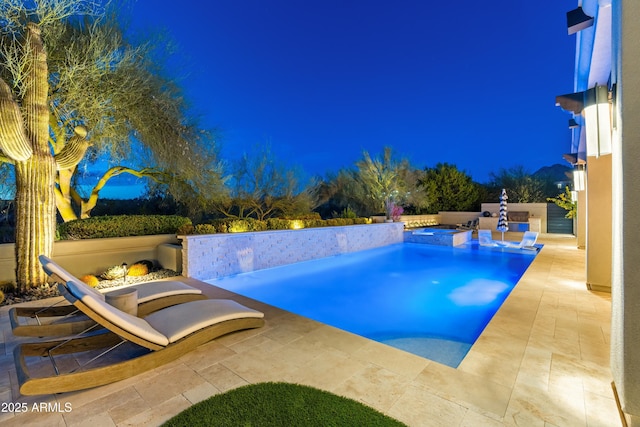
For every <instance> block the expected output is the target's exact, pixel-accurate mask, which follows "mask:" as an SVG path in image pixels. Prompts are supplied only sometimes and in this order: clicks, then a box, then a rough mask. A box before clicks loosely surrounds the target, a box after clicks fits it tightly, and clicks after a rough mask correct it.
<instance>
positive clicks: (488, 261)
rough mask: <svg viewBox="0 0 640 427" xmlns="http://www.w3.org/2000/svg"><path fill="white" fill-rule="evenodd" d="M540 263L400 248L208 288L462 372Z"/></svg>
mask: <svg viewBox="0 0 640 427" xmlns="http://www.w3.org/2000/svg"><path fill="white" fill-rule="evenodd" d="M534 258H535V257H534V256H532V255H530V254H529V253H527V254H520V253H510V252H502V251H492V250H490V249H487V248H482V247H479V246H478V245H477V243H475V242H474V243H471V244H466V245H464V247H446V246H434V245H425V244H417V243H400V244H394V245H390V246H385V247H381V248H376V249H370V250H366V251H361V252H355V253H349V254H343V255H338V256H332V257H327V258H321V259H317V260H313V261H306V262H300V263H296V264H290V265H287V266H281V267H275V268H269V269H265V270H259V271H254V272H250V273H243V274H238V275H235V276H230V277H223V278H220V279H215V280H210V281H208V283H210V284H213V285H215V286H218V287H221V288H224V289H228V290H230V291H233V292H236V293H238V294H241V295H245V296H248V297H250V298H254V299H256V300H259V301H263V302H265V303H267V304H270V305H273V306H276V307H280V308H282V309H285V310H287V311H291V312H293V313H296V314H299V315H302V316H305V317H309V318H311V319H314V320H317V321H320V322H323V323H326V324H329V325H332V326H335V327H337V328H340V329H344V330H347V331H349V332H353V333H355V334H358V335H361V336H364V337H367V338H370V339H373V340H376V341H379V342H382V343H385V344H388V345H391V346H394V347H397V348H400V349H403V350H405V351H409V352H411V353H414V354H417V355H419V356H422V357H426V358H428V359H432V360H435V361H437V362H440V363H443V364H446V365H449V366H452V367H457V366H458V365H459V364H460V362H461V361H462V359H463V358H464V356H465V355H466V354H467V352H468V351H469V349H470V348H471V346H472V345H473V343H474V342H475V340H476V339H477V338H478V336H479V335H480V333H482V331H483V329H484V328H485V326H486V325H487V324H488V323H489V321H490V320H491V318H492V317H493V315H494V314H495V312H496V311H497V310H498V309H499V308H500V306H501V305H502V303H503V302H504V300H505V299H506V298H507V296H508V295H509V293H510V292H511V290H512V289H513V287H514V286H515V285H516V283H517V282H518V280H519V279H520V277H521V276H522V274H523V273H524V272H525V271H526V269H527V268H528V266H529V265H530V264H531V262H532V261H533V259H534Z"/></svg>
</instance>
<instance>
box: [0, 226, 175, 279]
mask: <svg viewBox="0 0 640 427" xmlns="http://www.w3.org/2000/svg"><path fill="white" fill-rule="evenodd" d="M179 243H180V242H179V241H178V239H177V238H176V235H175V234H160V235H153V236H136V237H114V238H106V239H86V240H61V241H57V242H55V243H54V244H53V256H52V258H53V260H54V261H56V262H57V263H59V264H60V265H61V266H62V267H63V268H65V269H67V270H68V271H69V273H71V274H73V275H76V276H78V277H79V276H83V275H85V274H100V273H102V272H103V271H104V270H105V269H106V268H107V267H111V266H113V265H119V264H122V263H123V262H126V263H127V264H129V265H131V264H133V263H134V262H136V261H140V260H142V259H148V260H149V261H153V262H155V263H157V264H160V265H162V266H163V267H165V268H169V269H172V270H175V269H176V267H181V265H180V263H177V265H176V262H175V261H173V259H171V257H172V256H173V257H175V255H174V254H173V252H171V251H170V252H169V255H168V256H167V255H166V254H165V253H166V251H163V250H162V248H165V247H167V246H169V247H171V246H174V245H179ZM179 254H180V252H179V251H178V255H179ZM15 269H16V260H15V245H14V244H13V243H5V244H2V245H0V281H11V282H13V281H15ZM178 271H179V268H178Z"/></svg>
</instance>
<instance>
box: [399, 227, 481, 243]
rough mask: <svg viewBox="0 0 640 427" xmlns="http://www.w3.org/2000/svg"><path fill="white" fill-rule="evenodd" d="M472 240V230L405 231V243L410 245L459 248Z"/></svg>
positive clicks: (427, 229)
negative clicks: (423, 244)
mask: <svg viewBox="0 0 640 427" xmlns="http://www.w3.org/2000/svg"><path fill="white" fill-rule="evenodd" d="M470 240H471V230H465V231H460V230H447V229H437V228H425V229H421V230H414V231H405V233H404V241H405V242H409V243H426V244H429V245H439V246H458V245H461V244H463V243H467V242H468V241H470Z"/></svg>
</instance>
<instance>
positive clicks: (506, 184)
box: [487, 165, 546, 203]
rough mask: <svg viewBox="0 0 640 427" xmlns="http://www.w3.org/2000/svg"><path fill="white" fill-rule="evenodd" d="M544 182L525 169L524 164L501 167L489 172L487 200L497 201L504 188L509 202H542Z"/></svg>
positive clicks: (544, 200)
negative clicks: (506, 167) (496, 170)
mask: <svg viewBox="0 0 640 427" xmlns="http://www.w3.org/2000/svg"><path fill="white" fill-rule="evenodd" d="M544 185H545V184H544V182H543V181H542V180H541V179H539V178H537V177H536V176H535V175H533V174H531V173H530V172H528V171H527V169H526V168H525V167H524V166H521V165H520V166H514V167H511V168H508V169H505V168H501V169H500V170H498V172H491V173H489V183H488V184H487V188H488V197H489V199H488V200H487V201H497V200H498V199H499V197H500V191H501V190H502V189H503V188H504V189H506V190H507V193H508V194H509V202H510V203H544V202H546V198H545V193H544Z"/></svg>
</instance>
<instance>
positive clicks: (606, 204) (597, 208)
mask: <svg viewBox="0 0 640 427" xmlns="http://www.w3.org/2000/svg"><path fill="white" fill-rule="evenodd" d="M587 170H588V171H589V174H590V175H591V176H594V177H598V178H597V179H593V180H591V181H590V182H589V185H588V187H587V189H586V196H587V236H586V237H587V245H586V256H587V286H588V287H589V289H592V290H595V291H602V292H611V220H612V218H611V154H608V155H605V156H600V157H597V158H596V157H593V156H590V157H587Z"/></svg>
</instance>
